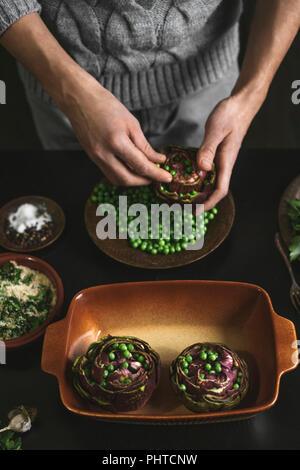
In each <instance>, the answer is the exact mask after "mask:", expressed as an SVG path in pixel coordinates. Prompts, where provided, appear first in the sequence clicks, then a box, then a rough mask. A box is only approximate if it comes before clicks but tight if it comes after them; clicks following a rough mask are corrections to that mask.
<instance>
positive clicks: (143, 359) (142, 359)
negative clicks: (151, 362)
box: [138, 354, 145, 362]
mask: <svg viewBox="0 0 300 470" xmlns="http://www.w3.org/2000/svg"><path fill="white" fill-rule="evenodd" d="M138 361H139V362H144V361H145V357H144V356H142V355H141V354H140V355H139V357H138Z"/></svg>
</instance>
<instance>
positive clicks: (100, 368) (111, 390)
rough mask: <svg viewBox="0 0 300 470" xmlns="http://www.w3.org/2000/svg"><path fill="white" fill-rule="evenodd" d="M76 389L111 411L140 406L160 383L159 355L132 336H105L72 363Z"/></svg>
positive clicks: (130, 409)
mask: <svg viewBox="0 0 300 470" xmlns="http://www.w3.org/2000/svg"><path fill="white" fill-rule="evenodd" d="M72 370H73V384H74V387H75V389H76V390H77V392H78V393H79V394H80V395H81V396H82V397H84V398H86V399H88V400H89V401H91V402H93V403H96V404H97V405H100V406H101V407H103V408H105V409H106V410H108V411H112V412H121V411H133V410H137V409H138V408H141V407H142V406H144V405H145V404H146V402H147V401H148V400H149V398H150V397H151V395H152V393H153V391H154V389H155V388H156V387H157V385H158V382H159V375H160V358H159V355H158V354H157V353H156V352H155V351H154V350H153V349H152V348H151V347H150V345H149V344H148V343H146V342H145V341H143V340H141V339H138V338H135V337H133V336H124V337H123V336H110V335H108V336H105V337H103V338H101V339H100V341H97V342H95V343H92V344H91V345H90V346H89V348H88V350H87V353H86V354H85V355H82V356H79V357H77V359H76V360H75V362H74V364H73V368H72Z"/></svg>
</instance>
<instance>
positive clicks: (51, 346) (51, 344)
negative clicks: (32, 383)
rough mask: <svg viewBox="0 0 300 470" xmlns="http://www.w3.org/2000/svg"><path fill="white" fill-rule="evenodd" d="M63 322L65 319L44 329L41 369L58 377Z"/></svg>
mask: <svg viewBox="0 0 300 470" xmlns="http://www.w3.org/2000/svg"><path fill="white" fill-rule="evenodd" d="M65 322H66V319H65V318H64V319H63V320H60V321H58V322H55V323H52V324H51V325H49V326H48V328H47V329H46V333H45V337H44V343H43V353H42V363H41V366H42V370H43V371H44V372H47V373H48V374H52V375H55V376H56V377H58V376H59V375H60V372H61V371H62V369H63V363H64V352H65V347H66V342H65V327H64V325H65Z"/></svg>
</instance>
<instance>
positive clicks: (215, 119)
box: [197, 96, 256, 210]
mask: <svg viewBox="0 0 300 470" xmlns="http://www.w3.org/2000/svg"><path fill="white" fill-rule="evenodd" d="M248 103H249V101H248V102H247V100H246V99H245V98H244V97H242V96H231V97H230V98H227V99H225V100H223V101H221V102H220V103H219V104H218V105H217V106H216V108H215V109H214V110H213V112H212V113H211V115H210V117H209V118H208V120H207V123H206V127H205V137H204V140H203V143H202V145H201V147H200V149H199V151H198V154H197V160H198V166H199V168H201V169H203V170H211V168H212V164H213V162H215V165H216V171H217V180H216V187H215V190H214V192H213V193H212V195H211V196H210V197H209V199H208V200H207V201H206V203H205V210H209V209H211V208H212V207H214V206H215V205H216V204H217V203H218V202H219V201H220V200H221V199H223V197H225V196H226V194H227V193H228V189H229V183H230V178H231V173H232V169H233V166H234V163H235V161H236V158H237V156H238V152H239V149H240V147H241V144H242V141H243V139H244V136H245V134H246V132H247V130H248V128H249V126H250V123H251V121H252V119H253V117H254V115H255V112H256V111H255V110H252V109H251V108H250V106H249V104H248Z"/></svg>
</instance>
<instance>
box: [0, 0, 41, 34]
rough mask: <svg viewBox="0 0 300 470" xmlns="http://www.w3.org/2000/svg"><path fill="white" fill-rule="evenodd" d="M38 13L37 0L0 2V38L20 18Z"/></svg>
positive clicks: (39, 7) (3, 0)
mask: <svg viewBox="0 0 300 470" xmlns="http://www.w3.org/2000/svg"><path fill="white" fill-rule="evenodd" d="M40 11H41V5H40V4H39V2H38V1H37V0H0V36H1V35H2V34H3V33H4V32H5V31H6V30H7V28H9V26H11V25H12V24H13V23H14V22H15V21H17V20H19V19H20V18H22V16H25V15H28V14H29V13H34V12H38V13H40Z"/></svg>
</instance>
